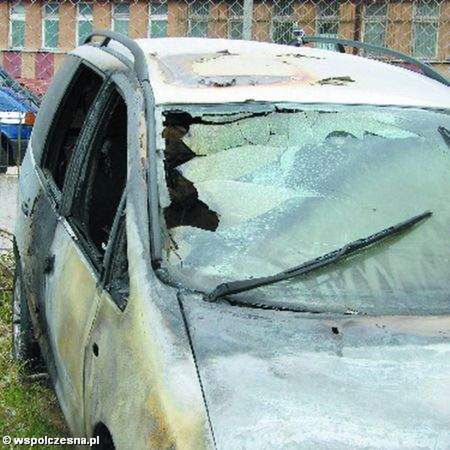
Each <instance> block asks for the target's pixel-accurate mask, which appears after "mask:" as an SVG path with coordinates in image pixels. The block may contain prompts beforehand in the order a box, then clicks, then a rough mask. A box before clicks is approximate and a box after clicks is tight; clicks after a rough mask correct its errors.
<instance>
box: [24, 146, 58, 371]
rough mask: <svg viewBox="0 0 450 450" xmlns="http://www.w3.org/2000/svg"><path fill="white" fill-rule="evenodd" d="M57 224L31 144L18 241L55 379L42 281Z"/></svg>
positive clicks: (33, 310) (32, 307) (27, 293)
mask: <svg viewBox="0 0 450 450" xmlns="http://www.w3.org/2000/svg"><path fill="white" fill-rule="evenodd" d="M57 222H58V215H57V212H56V206H55V204H54V203H52V201H51V200H50V198H49V197H48V196H47V194H46V193H45V190H44V187H43V183H42V179H41V178H40V176H39V172H38V170H37V168H36V163H35V160H34V153H33V149H32V144H31V143H30V144H29V148H28V151H27V153H26V156H25V159H24V161H23V164H22V168H21V174H20V178H19V194H18V209H17V219H16V226H15V237H16V242H17V248H18V253H19V255H20V262H19V263H20V264H21V274H22V277H23V279H22V281H23V287H24V294H25V297H26V299H27V302H28V306H29V309H30V315H31V319H32V322H33V328H34V333H35V336H36V338H37V339H38V341H39V344H40V347H41V352H42V356H43V357H44V359H45V361H46V364H47V369H48V371H49V373H50V376H51V377H52V378H54V377H55V375H56V372H55V365H54V361H53V357H52V352H51V349H50V347H49V342H48V340H47V321H46V306H45V294H44V289H43V283H42V280H43V277H44V271H45V260H46V258H47V256H48V255H49V249H50V246H51V243H52V240H53V236H54V233H55V230H56V226H57Z"/></svg>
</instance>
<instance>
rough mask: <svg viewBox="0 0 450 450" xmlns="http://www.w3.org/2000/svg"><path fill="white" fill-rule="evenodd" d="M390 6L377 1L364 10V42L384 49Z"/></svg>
mask: <svg viewBox="0 0 450 450" xmlns="http://www.w3.org/2000/svg"><path fill="white" fill-rule="evenodd" d="M387 18H388V4H387V3H386V2H384V1H377V2H375V3H370V4H368V5H366V6H365V9H364V42H366V43H367V44H372V45H379V46H381V47H384V46H385V45H386V27H387Z"/></svg>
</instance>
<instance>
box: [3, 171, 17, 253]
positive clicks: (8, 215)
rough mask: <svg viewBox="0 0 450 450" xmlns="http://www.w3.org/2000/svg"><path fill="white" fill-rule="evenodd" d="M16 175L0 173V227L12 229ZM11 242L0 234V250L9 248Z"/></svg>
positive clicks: (14, 212) (14, 214) (14, 210)
mask: <svg viewBox="0 0 450 450" xmlns="http://www.w3.org/2000/svg"><path fill="white" fill-rule="evenodd" d="M17 180H18V178H17V175H15V174H5V175H4V174H2V175H0V228H1V229H4V230H7V231H10V232H11V233H12V232H13V231H14V220H15V217H16V204H17ZM11 247H12V243H11V242H10V241H9V240H8V239H5V238H4V237H2V236H1V235H0V251H2V250H5V249H10V248H11Z"/></svg>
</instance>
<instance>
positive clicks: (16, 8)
mask: <svg viewBox="0 0 450 450" xmlns="http://www.w3.org/2000/svg"><path fill="white" fill-rule="evenodd" d="M9 44H10V46H11V47H12V48H22V47H24V46H25V7H24V6H23V5H22V4H20V3H16V4H15V5H11V11H10V23H9Z"/></svg>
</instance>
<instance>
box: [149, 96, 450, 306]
mask: <svg viewBox="0 0 450 450" xmlns="http://www.w3.org/2000/svg"><path fill="white" fill-rule="evenodd" d="M222 108H223V110H218V108H217V107H215V108H212V107H206V106H204V107H190V108H182V109H181V108H180V109H176V110H174V109H172V110H164V111H163V112H162V114H161V130H160V136H161V139H160V140H159V144H158V147H159V148H158V150H159V155H160V161H159V176H160V178H161V180H160V181H161V182H160V187H161V188H160V202H161V206H162V208H163V209H162V211H163V215H164V219H165V220H164V222H165V227H164V230H163V232H164V242H165V249H164V267H165V269H166V270H167V271H168V273H169V274H170V276H171V277H172V279H173V280H175V281H176V282H178V283H180V284H182V285H184V286H187V287H189V288H193V289H196V290H200V291H203V292H208V291H210V290H212V289H214V287H216V286H217V285H218V284H220V283H224V282H227V281H233V280H240V279H247V278H251V277H263V276H268V275H273V274H275V273H278V272H281V271H283V270H286V269H289V268H291V267H294V266H296V265H299V264H301V263H302V262H305V261H307V260H310V259H313V258H315V257H317V256H320V255H323V254H324V253H327V252H330V251H333V250H335V249H337V248H339V247H341V246H343V245H345V244H346V243H347V242H350V241H352V240H355V239H358V238H361V237H364V236H368V235H370V234H372V233H375V232H377V231H379V230H381V229H383V228H385V227H388V226H390V225H392V224H395V223H398V222H401V221H403V220H405V219H408V218H410V217H412V216H414V215H416V214H420V213H422V212H423V211H426V210H431V211H433V217H432V218H431V219H430V220H428V221H427V222H426V223H424V224H422V225H421V226H420V227H418V228H417V229H412V230H410V231H408V232H406V233H404V234H402V235H401V236H398V237H394V238H391V239H388V240H387V241H386V242H383V243H381V244H379V245H378V246H376V247H373V248H369V249H366V250H364V251H362V252H361V253H360V254H358V255H355V256H353V257H351V258H349V259H347V260H345V261H343V262H339V263H337V264H335V265H333V266H330V267H327V268H324V269H321V270H319V271H317V272H314V274H311V275H308V276H306V277H303V278H294V279H291V280H286V281H282V282H279V283H277V284H275V285H271V286H265V287H260V288H257V289H255V290H252V291H249V292H245V293H240V294H234V295H233V297H234V298H242V299H245V300H246V302H247V303H248V302H249V301H251V302H253V303H254V304H266V305H274V306H281V307H285V308H289V307H290V306H293V305H295V307H296V309H298V308H300V309H301V308H303V309H305V310H311V311H339V312H362V313H364V312H367V313H402V314H403V313H404V314H414V313H442V312H449V311H450V294H449V292H450V245H449V244H450V239H449V238H450V206H449V201H448V198H449V197H450V182H449V180H450V154H449V153H450V148H449V145H450V143H449V129H450V120H449V113H448V111H446V112H443V111H430V110H422V109H412V108H394V107H370V106H367V107H361V106H317V105H316V106H305V105H302V106H299V105H297V106H293V105H291V104H290V105H273V104H272V105H270V106H268V105H260V106H259V107H258V108H256V107H255V106H254V107H252V108H251V109H250V107H248V110H244V109H243V107H242V105H241V106H240V107H237V106H236V107H234V106H228V107H225V106H223V107H222Z"/></svg>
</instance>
